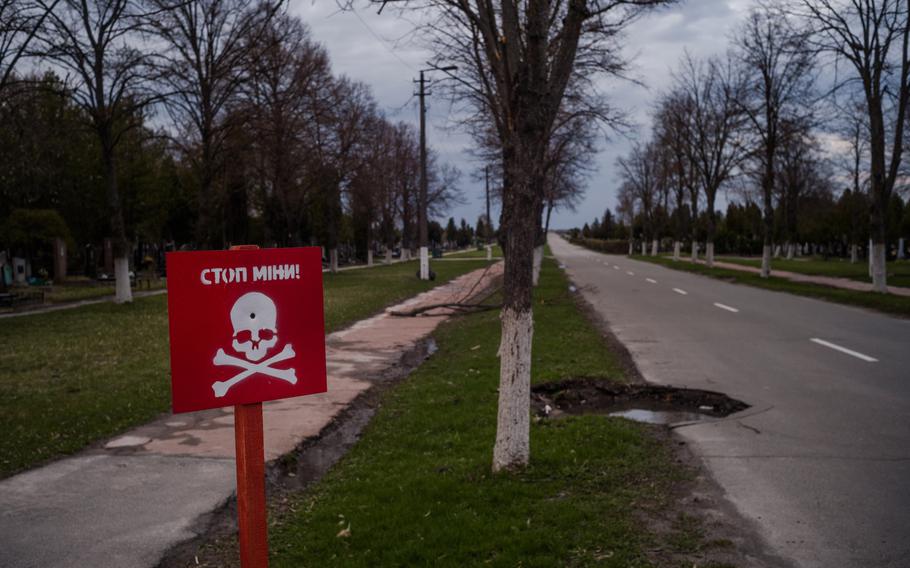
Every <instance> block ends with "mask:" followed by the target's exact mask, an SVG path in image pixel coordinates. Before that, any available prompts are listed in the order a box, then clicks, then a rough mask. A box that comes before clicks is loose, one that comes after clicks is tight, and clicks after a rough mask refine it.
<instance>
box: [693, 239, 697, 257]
mask: <svg viewBox="0 0 910 568" xmlns="http://www.w3.org/2000/svg"><path fill="white" fill-rule="evenodd" d="M692 262H698V241H696V240H694V239H693V240H692Z"/></svg>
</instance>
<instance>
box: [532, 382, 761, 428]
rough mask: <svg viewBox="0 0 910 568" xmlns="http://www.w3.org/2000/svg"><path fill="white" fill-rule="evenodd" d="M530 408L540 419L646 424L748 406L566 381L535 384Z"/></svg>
mask: <svg viewBox="0 0 910 568" xmlns="http://www.w3.org/2000/svg"><path fill="white" fill-rule="evenodd" d="M531 405H532V408H533V409H534V411H535V414H536V415H537V416H539V417H541V418H545V417H546V418H558V417H560V416H562V415H567V414H605V415H607V416H614V417H621V418H627V419H629V420H635V421H636V422H646V423H649V424H678V423H680V422H694V421H698V420H709V419H713V418H723V417H724V416H729V415H730V414H733V413H734V412H739V411H741V410H745V409H746V408H749V405H748V404H746V403H744V402H741V401H739V400H735V399H732V398H730V397H728V396H727V395H725V394H723V393H719V392H715V391H706V390H699V389H685V388H676V387H666V386H657V385H622V384H616V383H612V382H610V381H607V380H604V379H590V378H585V379H569V380H565V381H560V382H557V383H546V384H542V385H537V386H535V387H534V388H533V389H532V392H531Z"/></svg>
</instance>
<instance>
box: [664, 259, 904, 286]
mask: <svg viewBox="0 0 910 568" xmlns="http://www.w3.org/2000/svg"><path fill="white" fill-rule="evenodd" d="M680 260H683V261H685V262H692V259H691V258H687V257H681V258H680ZM698 264H705V261H704V260H702V259H699V260H698ZM714 267H715V268H725V269H728V270H739V271H740V272H751V273H752V274H760V273H761V269H760V268H757V267H755V266H744V265H742V264H736V263H734V262H724V261H722V260H715V261H714ZM771 276H776V277H778V278H786V279H787V280H792V281H794V282H805V283H808V284H821V285H822V286H831V287H832V288H844V289H845V290H856V291H857V292H871V291H872V284H870V283H868V282H859V281H858V280H851V279H849V278H838V277H836V276H818V275H810V274H800V273H799V272H789V271H787V270H777V269H776V268H774V262H773V261H772V262H771ZM888 292H890V293H891V294H894V295H896V296H910V288H903V287H901V286H888Z"/></svg>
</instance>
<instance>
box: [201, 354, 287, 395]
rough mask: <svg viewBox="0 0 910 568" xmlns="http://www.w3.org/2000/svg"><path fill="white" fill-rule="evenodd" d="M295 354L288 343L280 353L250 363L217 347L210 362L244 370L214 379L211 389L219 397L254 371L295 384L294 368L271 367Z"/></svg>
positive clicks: (254, 372) (253, 373)
mask: <svg viewBox="0 0 910 568" xmlns="http://www.w3.org/2000/svg"><path fill="white" fill-rule="evenodd" d="M296 356H297V354H296V353H294V348H293V347H291V344H290V343H288V344H287V345H285V346H284V349H282V350H281V352H280V353H278V354H276V355H273V356H272V357H270V358H268V359H266V360H265V361H262V362H261V363H251V362H249V361H246V360H245V359H240V358H238V357H234V356H232V355H228V354H227V353H225V352H224V349H219V350H218V352H217V353H215V358H214V359H212V363H214V364H215V365H219V366H224V365H229V366H231V367H239V368H242V369H244V370H243V371H241V372H240V373H237V374H236V375H234V376H233V377H231V378H230V379H228V380H226V381H216V382H214V383H212V390H214V391H215V396H216V397H218V398H221V397H223V396H224V395H225V394H227V391H228V390H229V389H230V388H231V387H232V386H234V385H236V384H237V383H239V382H240V381H242V380H243V379H245V378H247V377H249V376H250V375H255V374H256V373H260V374H262V375H268V376H270V377H275V378H276V379H281V380H282V381H287V382H289V383H291V384H292V385H294V384H297V374H296V373H295V371H294V369H274V368H272V365H274V364H275V363H280V362H282V361H285V360H287V359H292V358H294V357H296Z"/></svg>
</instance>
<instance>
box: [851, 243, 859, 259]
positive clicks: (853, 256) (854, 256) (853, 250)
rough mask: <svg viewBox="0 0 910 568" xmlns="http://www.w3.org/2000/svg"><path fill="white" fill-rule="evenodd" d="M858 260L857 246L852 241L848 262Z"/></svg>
mask: <svg viewBox="0 0 910 568" xmlns="http://www.w3.org/2000/svg"><path fill="white" fill-rule="evenodd" d="M857 262H859V246H858V245H857V244H856V243H854V244H852V245H850V264H856V263H857Z"/></svg>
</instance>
